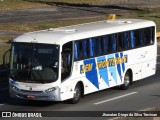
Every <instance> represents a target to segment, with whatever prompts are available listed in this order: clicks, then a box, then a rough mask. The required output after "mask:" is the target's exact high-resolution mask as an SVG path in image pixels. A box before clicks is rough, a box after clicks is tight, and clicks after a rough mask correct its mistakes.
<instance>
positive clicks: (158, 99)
mask: <svg viewBox="0 0 160 120" xmlns="http://www.w3.org/2000/svg"><path fill="white" fill-rule="evenodd" d="M157 63H158V64H157V71H156V75H154V76H151V77H148V78H145V79H143V80H141V81H137V82H134V84H133V85H132V86H130V88H129V89H128V90H119V89H117V88H111V89H107V90H103V91H100V92H97V93H93V94H89V95H87V96H85V97H84V98H82V99H81V101H80V102H79V103H78V104H74V105H73V104H68V102H44V101H43V102H41V101H26V100H15V99H10V97H9V95H8V81H7V80H6V79H5V78H4V79H2V78H1V80H0V111H22V110H24V111H140V110H147V109H150V108H154V107H160V79H159V78H160V47H158V56H157ZM48 119H49V118H48ZM56 119H67V120H71V119H74V118H73V117H72V118H56ZM76 119H77V118H76ZM78 119H80V118H78ZM84 119H86V120H90V119H96V118H90V117H86V118H84ZM99 119H102V120H106V118H99Z"/></svg>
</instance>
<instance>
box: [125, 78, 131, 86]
mask: <svg viewBox="0 0 160 120" xmlns="http://www.w3.org/2000/svg"><path fill="white" fill-rule="evenodd" d="M129 83H130V79H129V76H126V77H125V78H124V85H125V86H128V85H129Z"/></svg>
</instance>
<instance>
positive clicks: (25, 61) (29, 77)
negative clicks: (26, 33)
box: [10, 43, 59, 83]
mask: <svg viewBox="0 0 160 120" xmlns="http://www.w3.org/2000/svg"><path fill="white" fill-rule="evenodd" d="M58 66H59V46H58V45H51V44H39V43H12V49H11V61H10V70H11V73H10V78H11V79H14V80H16V81H19V82H33V83H51V82H54V81H56V80H57V79H58Z"/></svg>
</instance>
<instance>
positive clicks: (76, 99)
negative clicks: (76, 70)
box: [70, 84, 81, 104]
mask: <svg viewBox="0 0 160 120" xmlns="http://www.w3.org/2000/svg"><path fill="white" fill-rule="evenodd" d="M80 98H81V87H80V85H79V84H77V85H76V87H75V89H74V94H73V98H72V99H71V100H70V103H72V104H76V103H78V102H79V100H80Z"/></svg>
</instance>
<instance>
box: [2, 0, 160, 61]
mask: <svg viewBox="0 0 160 120" xmlns="http://www.w3.org/2000/svg"><path fill="white" fill-rule="evenodd" d="M113 1H114V2H116V1H117V0H112V2H113ZM119 1H123V2H124V1H128V0H119ZM51 3H52V4H51ZM107 3H108V4H110V3H111V0H0V10H15V9H27V8H41V7H56V5H63V4H66V5H67V4H70V5H72V4H78V5H79V4H81V5H103V4H107ZM106 16H107V15H106ZM106 16H99V17H93V18H81V19H71V20H57V21H44V22H32V23H14V24H13V23H7V24H4V23H3V24H2V23H0V32H15V33H19V34H22V33H25V32H31V31H37V30H43V29H48V28H56V27H63V26H68V25H75V24H81V23H87V22H95V21H100V20H105V19H107V17H106ZM117 18H118V19H119V18H139V19H147V20H153V21H154V22H155V23H156V25H157V31H160V13H159V10H156V9H146V8H145V9H143V10H140V11H135V12H134V13H132V14H131V13H130V12H128V13H126V14H125V15H123V14H121V15H119V16H117ZM15 37H16V35H12V34H11V35H10V34H8V35H6V36H0V64H2V55H3V53H4V51H5V50H7V49H8V48H9V47H10V45H8V44H5V42H7V41H8V40H11V39H13V38H15Z"/></svg>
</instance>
